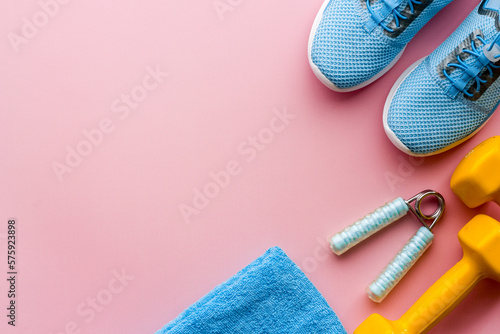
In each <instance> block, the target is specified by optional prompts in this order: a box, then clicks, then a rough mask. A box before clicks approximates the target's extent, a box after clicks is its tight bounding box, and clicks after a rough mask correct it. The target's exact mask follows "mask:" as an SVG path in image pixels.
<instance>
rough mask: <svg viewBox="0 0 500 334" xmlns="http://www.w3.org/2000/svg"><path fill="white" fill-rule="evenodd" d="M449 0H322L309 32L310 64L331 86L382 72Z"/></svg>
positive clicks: (348, 87)
mask: <svg viewBox="0 0 500 334" xmlns="http://www.w3.org/2000/svg"><path fill="white" fill-rule="evenodd" d="M451 1H452V0H368V1H367V0H325V2H324V3H323V5H322V6H321V9H320V10H319V12H318V15H317V16H316V19H315V20H314V24H313V27H312V29H311V34H310V36H309V45H308V53H309V64H310V65H311V68H312V70H313V72H314V73H315V74H316V76H317V77H318V78H319V80H320V81H321V82H323V84H325V85H326V86H327V87H328V88H330V89H333V90H335V91H352V90H356V89H359V88H361V87H364V86H366V85H368V84H370V83H372V82H373V81H375V80H376V79H378V78H380V77H381V76H382V75H383V74H385V73H386V72H387V71H388V70H389V69H390V68H391V67H392V66H394V64H395V63H396V62H397V61H398V59H399V58H400V57H401V55H402V54H403V51H404V49H405V47H406V44H407V43H408V42H409V41H410V40H411V39H412V38H413V36H414V35H415V34H416V33H417V32H418V31H419V30H420V28H422V26H423V25H424V24H426V23H427V21H429V20H430V19H431V18H432V17H433V16H434V14H436V13H437V12H438V11H439V10H441V9H442V8H443V7H444V6H446V5H447V4H448V3H450V2H451Z"/></svg>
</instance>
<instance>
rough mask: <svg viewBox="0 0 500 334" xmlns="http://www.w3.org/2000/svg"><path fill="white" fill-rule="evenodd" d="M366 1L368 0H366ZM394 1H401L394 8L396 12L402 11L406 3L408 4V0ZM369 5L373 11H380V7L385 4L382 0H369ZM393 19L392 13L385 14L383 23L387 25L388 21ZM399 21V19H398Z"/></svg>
mask: <svg viewBox="0 0 500 334" xmlns="http://www.w3.org/2000/svg"><path fill="white" fill-rule="evenodd" d="M367 1H370V0H367ZM393 1H394V2H399V1H401V3H400V4H399V6H398V7H397V8H396V10H397V11H398V12H401V11H403V9H404V8H405V7H406V5H407V4H408V1H409V0H393ZM370 6H371V8H372V9H373V10H374V11H375V12H380V10H381V9H382V7H384V6H385V3H384V1H383V0H371V1H370ZM393 20H394V14H393V13H391V14H389V16H387V18H386V19H385V20H384V21H383V23H384V24H385V25H388V24H389V23H390V22H392V21H393ZM400 21H401V20H400Z"/></svg>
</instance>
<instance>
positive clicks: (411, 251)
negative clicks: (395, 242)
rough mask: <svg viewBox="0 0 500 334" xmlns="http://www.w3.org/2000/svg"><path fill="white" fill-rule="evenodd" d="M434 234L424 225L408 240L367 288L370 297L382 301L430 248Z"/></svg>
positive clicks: (375, 300)
mask: <svg viewBox="0 0 500 334" xmlns="http://www.w3.org/2000/svg"><path fill="white" fill-rule="evenodd" d="M433 239H434V234H433V233H432V232H431V230H429V229H428V228H427V227H425V226H422V227H421V228H420V229H419V230H418V231H417V233H415V235H414V236H413V237H412V238H411V239H410V240H408V242H407V243H406V244H405V245H404V246H403V248H402V249H401V250H400V251H399V253H398V254H396V256H395V257H394V259H393V260H392V261H391V262H390V263H389V264H388V265H387V267H385V268H384V270H382V272H381V273H380V274H379V276H378V277H377V278H376V279H375V280H374V281H373V282H372V283H371V284H370V285H369V286H368V287H367V288H366V293H367V294H368V297H370V299H371V300H373V301H374V302H377V303H380V302H381V301H382V300H384V298H385V297H386V296H387V295H388V294H389V292H391V290H392V288H394V287H395V286H396V284H398V283H399V281H400V280H401V279H402V278H403V277H404V275H406V273H407V272H408V271H409V270H410V269H411V267H413V265H414V264H415V263H416V262H417V260H418V259H419V258H420V257H421V256H422V254H424V252H425V251H426V250H427V248H429V246H430V245H431V243H432V240H433Z"/></svg>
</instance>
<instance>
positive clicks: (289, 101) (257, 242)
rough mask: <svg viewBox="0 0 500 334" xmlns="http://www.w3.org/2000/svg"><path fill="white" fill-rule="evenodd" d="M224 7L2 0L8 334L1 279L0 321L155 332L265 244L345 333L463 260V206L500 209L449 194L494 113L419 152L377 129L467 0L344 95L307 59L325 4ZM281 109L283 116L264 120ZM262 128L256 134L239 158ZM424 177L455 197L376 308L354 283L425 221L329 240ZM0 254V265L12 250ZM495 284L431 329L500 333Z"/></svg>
mask: <svg viewBox="0 0 500 334" xmlns="http://www.w3.org/2000/svg"><path fill="white" fill-rule="evenodd" d="M221 1H222V2H223V3H226V4H227V3H231V4H232V5H228V6H230V8H231V9H232V10H230V11H229V10H228V11H226V12H224V13H222V14H221V15H219V14H220V13H218V12H217V10H216V9H215V7H214V2H213V1H185V0H171V1H152V0H146V1H145V0H141V1H139V0H133V1H118V0H113V1H111V0H110V1H97V0H87V1H68V3H67V4H64V5H62V4H61V5H59V8H58V9H57V8H55V7H52V14H53V16H51V17H48V16H45V18H46V19H47V20H45V21H44V17H43V15H41V14H40V11H41V5H40V4H39V3H38V1H36V0H28V1H22V2H12V1H3V2H2V3H1V4H0V13H2V14H1V16H2V18H1V20H0V36H2V38H1V40H0V41H1V42H0V57H1V61H0V66H1V68H0V73H1V76H2V79H1V81H0V108H1V116H2V117H1V119H0V127H1V129H0V130H1V131H0V136H1V137H0V139H1V143H2V146H1V157H2V159H1V163H0V165H1V180H2V183H1V187H0V198H1V200H0V212H1V216H0V223H1V225H0V228H1V230H0V232H1V234H0V243H1V246H0V247H1V248H0V249H1V251H0V252H1V254H6V233H5V232H6V228H7V220H8V219H9V218H10V217H15V218H16V219H17V223H18V245H17V247H18V248H17V250H18V255H17V260H18V264H17V269H18V271H19V276H18V286H17V289H18V301H17V302H18V308H17V324H18V326H17V327H16V328H14V329H13V328H11V327H10V326H7V325H6V317H5V316H4V313H6V311H5V307H6V305H7V302H8V301H7V297H6V291H7V285H6V280H5V279H4V278H2V279H1V280H0V282H1V283H0V289H1V290H0V296H1V298H0V302H1V303H2V304H1V307H0V309H2V310H4V311H2V314H1V317H0V319H2V320H1V324H0V326H1V327H0V328H2V330H1V331H2V333H4V332H6V333H11V332H12V333H44V334H49V333H52V334H56V333H152V332H154V331H155V330H157V329H159V328H161V327H162V326H163V325H164V324H166V323H167V322H169V321H170V320H172V319H174V318H175V317H176V316H177V315H178V314H179V313H180V312H181V311H183V310H184V309H185V308H187V307H188V306H189V305H191V304H192V303H194V302H196V301H197V300H198V299H199V298H201V297H202V296H203V295H205V294H206V293H208V292H209V291H210V290H211V289H213V288H214V287H215V286H216V285H218V284H220V283H222V282H223V281H225V280H226V279H228V278H229V277H231V276H232V275H234V274H235V273H236V272H237V271H238V270H240V269H241V268H243V267H245V266H246V265H247V264H249V263H250V262H251V261H253V260H254V259H255V258H257V257H258V256H260V255H261V254H262V253H264V251H265V250H266V249H267V248H269V247H272V246H275V245H277V246H280V247H281V248H282V249H283V250H284V251H285V252H286V253H287V254H288V255H289V256H290V257H291V259H292V260H293V261H294V262H295V263H297V264H298V265H299V266H300V267H301V268H302V269H303V270H304V272H305V273H306V274H307V276H308V277H309V278H310V279H311V281H312V282H313V283H314V284H315V285H316V287H317V288H318V289H319V291H320V292H321V293H322V294H323V295H324V296H325V298H326V299H327V301H328V303H329V304H330V305H331V307H332V308H333V309H334V310H335V312H336V313H337V315H338V316H339V318H340V319H341V321H342V322H343V324H344V326H345V327H346V329H347V331H348V332H352V331H353V330H354V329H355V328H356V327H357V326H358V325H359V324H360V323H361V322H362V321H363V320H364V319H365V318H366V317H367V316H368V315H370V314H371V313H373V312H377V313H380V314H382V315H383V316H385V317H387V318H390V319H395V318H398V317H399V316H400V315H401V314H402V313H403V312H404V311H405V310H406V309H408V308H409V307H410V306H411V305H412V304H413V302H414V301H415V300H416V299H417V298H418V296H420V295H421V294H422V293H423V292H424V291H425V290H426V289H427V288H428V287H429V286H430V285H431V284H432V283H433V282H434V281H435V280H437V279H438V278H439V277H440V276H441V275H442V274H443V273H444V272H446V271H447V270H448V269H449V268H450V267H451V266H452V265H453V264H454V263H455V262H457V261H458V260H459V259H460V257H461V254H462V251H461V248H460V246H459V244H458V241H457V237H456V235H457V232H458V231H459V229H460V228H461V227H462V226H464V224H465V223H466V222H467V221H469V219H471V218H472V217H473V216H474V215H475V214H477V213H480V212H483V213H488V214H490V215H492V216H493V217H497V218H500V209H499V208H498V207H497V206H495V205H493V204H487V205H485V206H483V207H481V208H479V209H477V210H470V209H468V208H466V207H465V206H464V205H463V204H462V203H461V202H460V201H459V200H458V199H457V198H456V197H455V196H454V195H453V193H452V192H451V190H450V188H449V179H450V176H451V174H452V172H453V170H454V168H455V166H456V165H457V164H458V162H459V161H460V160H461V158H462V157H463V156H464V155H465V154H466V153H467V152H468V151H469V150H470V149H471V148H473V147H474V146H475V145H477V144H478V143H480V142H481V141H483V140H485V139H487V138H489V137H491V136H493V135H498V134H499V133H498V131H497V130H496V129H497V128H498V126H499V125H500V118H498V116H496V115H495V116H494V117H493V118H492V119H491V121H490V122H489V123H488V125H487V126H486V127H485V128H484V129H483V130H482V131H481V132H480V133H479V134H478V135H476V136H475V137H474V138H473V139H471V140H470V141H468V142H467V143H465V144H463V145H461V146H459V147H458V148H456V149H454V150H452V151H450V152H448V153H444V154H441V155H439V156H436V157H430V158H426V159H423V160H422V159H419V160H410V159H409V158H408V156H406V155H405V154H403V153H401V152H400V151H398V150H397V149H396V148H395V147H394V146H393V145H392V144H391V143H390V142H389V140H388V139H387V138H386V136H385V133H384V131H383V129H382V108H383V105H384V102H385V98H386V96H387V94H388V92H389V90H390V88H391V86H392V84H393V83H394V82H395V80H396V79H397V77H398V76H399V75H400V74H401V73H402V72H403V71H404V69H406V68H407V67H408V66H409V65H410V64H411V63H413V62H414V61H416V60H417V59H420V58H421V57H423V56H425V55H426V54H428V53H430V52H431V51H432V50H433V49H434V48H435V47H436V46H438V45H439V43H441V42H442V41H443V40H444V39H445V38H446V37H447V36H448V35H449V34H450V33H451V32H453V30H454V29H455V28H456V27H457V26H458V25H459V23H460V22H461V21H462V20H463V19H464V18H465V17H466V16H467V15H468V13H469V12H470V11H471V10H472V8H473V7H474V6H476V5H477V3H478V1H467V0H455V1H454V2H453V3H452V4H451V5H449V6H448V7H447V8H445V9H444V10H443V11H442V12H441V13H439V14H438V16H437V17H436V18H435V19H433V20H432V21H431V22H430V23H429V24H428V25H427V26H425V27H424V29H423V30H422V31H421V32H419V34H418V35H417V36H416V38H415V39H414V40H413V41H412V42H411V43H410V44H409V46H408V48H407V49H406V52H405V53H404V55H403V57H402V58H401V60H400V61H399V62H398V63H397V65H396V66H395V67H394V68H393V69H392V70H391V71H390V72H389V73H388V74H387V75H385V76H383V77H382V78H381V79H380V80H378V81H377V82H375V83H374V84H372V85H370V86H368V87H367V88H365V89H362V90H360V91H358V92H354V93H348V94H339V93H335V92H332V91H330V90H328V89H327V88H325V87H324V86H323V85H322V84H321V83H320V82H319V81H318V80H317V79H316V78H315V76H314V75H313V73H312V71H311V70H310V68H309V65H308V61H307V52H306V49H307V40H308V36H309V31H310V27H311V25H312V22H313V20H314V17H315V15H316V12H317V11H318V9H319V7H320V5H321V3H322V0H314V1H298V0H276V1H245V0H242V1H236V0H233V1H228V0H221ZM46 2H48V3H50V2H51V1H49V0H42V3H46ZM61 2H62V0H61ZM33 16H35V19H37V20H39V21H38V23H39V25H40V27H39V28H37V29H38V31H33V30H32V31H31V32H30V31H29V29H28V28H25V30H26V29H28V30H27V31H25V33H27V34H28V36H29V38H26V39H25V40H23V42H22V43H21V42H19V43H21V44H19V45H15V43H14V44H13V43H12V42H11V41H10V40H9V38H10V39H12V38H13V37H12V36H13V35H12V34H17V35H18V36H22V35H21V34H22V33H23V31H22V29H23V25H25V24H26V23H25V22H26V21H23V18H26V19H27V20H29V21H31V22H32V21H33ZM29 33H31V34H29ZM16 49H17V50H16ZM16 51H17V52H16ZM156 68H158V70H159V71H160V72H168V73H169V76H168V77H160V78H159V80H158V81H160V82H155V81H154V80H152V78H150V77H148V69H149V71H151V69H156ZM144 80H146V81H145V84H146V85H147V86H148V87H149V89H150V91H146V90H144V88H141V87H140V86H141V85H143V81H144ZM153 86H154V87H153ZM131 93H134V94H135V96H136V97H137V99H138V100H141V101H140V102H138V103H137V104H136V105H134V104H133V103H132V104H131V105H133V106H134V108H135V109H132V108H128V107H125V104H123V103H122V102H121V101H120V100H121V98H122V94H131ZM141 94H142V95H141ZM144 94H147V96H145V95H144ZM142 99H143V100H142ZM120 108H121V109H120ZM127 108H128V109H129V111H130V113H129V114H128V115H127V114H125V112H126V111H127ZM276 108H277V109H278V110H283V108H285V109H286V111H287V112H288V113H289V114H290V115H294V117H295V118H293V119H292V120H289V122H288V124H287V125H283V126H280V129H283V130H282V131H281V132H273V133H270V132H269V130H265V129H266V128H268V127H269V125H270V122H275V121H274V120H273V117H274V114H273V110H275V109H276ZM114 110H115V111H119V112H118V113H116V112H114ZM103 122H104V125H105V126H104V130H108V133H104V134H102V137H100V135H99V134H96V135H95V137H94V141H95V143H96V144H92V145H91V146H90V147H89V146H88V144H86V143H85V140H86V137H85V135H84V131H91V130H94V129H96V128H99V126H100V125H102V123H103ZM106 122H107V124H106ZM273 124H275V125H276V124H277V123H273ZM99 131H101V130H99ZM91 133H94V134H95V133H96V132H95V131H94V132H91ZM101 133H102V132H101ZM259 133H261V136H263V138H265V139H264V140H267V142H268V143H267V144H266V145H263V147H260V146H259V150H258V151H257V150H254V151H252V152H253V153H250V149H249V148H250V140H251V137H252V136H255V135H257V134H259ZM271 136H272V137H271ZM87 143H88V142H87ZM68 148H69V149H73V150H76V149H80V150H81V151H82V152H84V153H85V154H86V156H83V157H81V161H77V160H73V167H71V168H70V167H66V168H67V169H66V173H64V174H63V175H60V176H61V177H60V179H61V180H60V179H59V178H58V176H57V174H56V172H55V171H54V167H53V165H54V164H57V163H59V164H60V165H59V166H62V164H65V165H66V162H65V159H66V155H67V152H68V151H67V149H68ZM242 150H243V151H242ZM243 152H246V153H243ZM242 153H243V154H242ZM250 158H253V159H250ZM73 159H76V158H73ZM247 160H250V161H247ZM231 161H236V162H235V163H237V164H238V165H237V168H236V169H237V171H238V172H239V173H238V174H237V175H231V176H230V180H229V183H228V184H227V185H225V187H224V188H222V189H219V190H218V193H215V191H216V190H217V189H211V190H212V191H213V192H214V193H211V194H212V195H213V196H212V197H213V198H212V199H209V201H208V204H207V203H204V205H205V207H203V208H201V209H199V210H198V211H197V212H196V213H195V214H192V215H191V216H190V217H189V219H184V218H183V216H182V214H181V211H180V207H182V205H191V206H192V205H193V204H192V201H193V197H194V196H195V195H194V189H200V190H202V189H203V188H204V187H205V186H206V185H207V184H210V182H211V181H212V180H211V177H210V173H211V172H218V171H221V170H223V169H224V168H226V165H227V164H228V163H230V162H231ZM69 170H71V172H70V171H69ZM396 175H397V176H398V177H399V178H398V179H397V182H396V183H393V184H391V183H390V182H388V181H387V177H393V178H394V177H395V176H396ZM208 187H209V188H210V186H208ZM425 188H433V189H435V190H437V191H440V192H441V193H442V194H443V195H444V196H445V198H446V200H447V212H446V215H445V217H444V219H443V220H442V221H441V222H440V223H439V225H438V226H437V227H436V229H435V232H436V238H435V242H434V244H433V246H432V247H431V248H430V249H429V251H428V253H426V255H425V256H424V257H423V258H422V259H421V260H420V262H419V263H417V265H416V266H415V267H414V268H413V269H412V270H411V271H410V273H409V274H408V275H407V277H406V278H405V279H404V280H403V281H402V282H401V283H400V284H399V285H398V286H397V287H396V288H395V289H394V290H393V292H392V293H391V294H390V295H389V297H388V298H387V299H386V300H384V301H383V302H382V303H381V304H380V305H379V304H375V303H373V302H372V301H370V300H369V299H368V298H367V297H366V295H365V293H364V289H365V287H366V286H367V284H368V283H370V282H371V281H372V280H373V279H374V278H375V277H376V275H377V274H378V273H379V271H380V270H381V269H382V268H383V267H384V266H385V264H386V263H387V262H388V261H389V260H390V259H391V258H392V256H393V255H394V254H395V253H396V252H397V251H398V250H399V248H400V247H401V246H402V245H403V244H404V243H405V242H406V241H407V240H408V239H409V238H410V236H411V235H412V234H413V233H414V232H415V231H416V229H417V228H418V226H419V224H418V223H417V222H416V221H415V220H414V219H412V218H411V217H408V219H404V220H403V222H400V223H398V224H396V225H394V226H393V227H390V228H388V229H387V230H386V231H384V232H382V233H380V234H379V235H378V236H377V237H376V238H374V239H373V240H369V241H367V242H366V243H365V244H364V245H362V246H361V245H360V246H358V247H357V248H356V249H353V250H352V251H351V252H349V253H346V254H345V255H344V256H342V257H336V256H335V255H333V253H331V252H330V251H329V250H328V245H327V243H326V238H327V237H328V236H329V235H330V234H332V233H334V232H337V231H338V230H340V229H341V228H343V227H345V226H347V225H348V224H350V223H352V222H353V221H354V220H356V219H358V218H361V217H362V216H363V215H365V214H366V213H368V212H370V211H372V210H373V209H375V208H376V207H378V206H379V205H381V204H383V203H385V202H387V201H389V200H391V199H393V198H395V197H398V196H402V197H404V198H409V197H410V196H412V195H414V194H415V193H417V192H419V191H421V190H423V189H425ZM209 191H210V190H209ZM202 204H203V203H202ZM200 207H201V206H200ZM188 220H189V222H188ZM0 258H2V259H5V258H6V255H1V256H0ZM1 267H2V268H4V269H2V274H1V277H4V276H3V275H6V274H5V272H6V271H7V270H6V269H5V260H2V264H1ZM117 272H123V273H124V275H125V276H127V277H128V278H127V279H125V281H124V283H120V281H117V280H116V279H115V278H114V277H115V275H116V273H117ZM499 297H500V285H499V284H498V283H496V282H493V281H484V282H481V283H480V284H479V285H478V286H477V287H476V289H475V290H473V291H472V293H471V294H470V295H469V296H468V297H467V298H466V299H465V300H464V301H463V302H462V304H461V305H460V306H458V307H457V308H456V309H455V310H454V311H453V312H452V313H451V314H450V315H449V316H448V317H447V318H446V319H445V320H443V321H442V322H441V323H440V324H439V325H438V326H437V327H436V328H435V329H434V330H433V331H432V332H433V333H445V332H446V333H494V332H497V331H498V327H499V326H500V320H499V318H498V314H499V312H500V300H499V299H500V298H499ZM92 300H97V303H99V304H98V305H97V306H98V310H99V311H92V310H93V309H91V308H90V306H89V305H90V304H89V303H90V302H91V301H92ZM92 312H93V313H92Z"/></svg>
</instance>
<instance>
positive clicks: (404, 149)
mask: <svg viewBox="0 0 500 334" xmlns="http://www.w3.org/2000/svg"><path fill="white" fill-rule="evenodd" d="M425 58H426V57H424V58H422V59H420V60H418V61H416V62H415V63H413V64H412V65H410V67H408V68H407V69H406V70H405V71H404V72H403V74H401V76H400V77H399V78H398V80H396V82H395V83H394V85H393V86H392V88H391V91H390V92H389V95H388V96H387V99H386V100H385V105H384V115H383V123H384V130H385V133H386V134H387V137H388V138H389V140H390V141H391V142H392V143H393V144H394V146H396V147H397V148H398V149H399V150H401V151H402V152H404V153H406V154H408V155H411V156H414V157H428V156H431V155H436V154H439V153H443V152H446V151H448V150H450V149H452V148H454V147H455V146H458V145H460V144H462V143H463V142H465V141H467V140H469V139H470V138H472V137H473V136H474V135H476V134H477V133H478V132H479V130H481V129H482V128H483V126H485V125H486V123H487V122H488V121H489V119H490V118H491V117H490V118H488V119H487V120H486V121H485V122H484V123H483V124H481V126H479V127H478V128H477V129H476V130H475V131H474V132H473V133H471V134H470V135H468V136H467V137H465V138H463V139H460V140H459V141H456V142H454V143H453V144H451V145H449V146H446V147H445V148H442V149H440V150H438V151H434V152H431V153H424V154H418V153H413V152H412V151H411V150H410V149H409V148H408V147H406V145H405V144H403V143H402V142H401V140H399V138H398V137H397V136H396V135H395V134H394V132H393V131H392V130H391V128H390V127H389V125H388V124H387V115H388V112H389V107H390V106H391V103H392V98H393V97H394V95H395V94H396V92H397V91H398V88H399V86H400V85H401V82H403V80H404V79H406V77H407V76H408V75H410V73H411V72H413V70H414V69H415V68H416V67H417V66H418V65H419V64H420V63H421V62H422V61H424V59H425Z"/></svg>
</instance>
